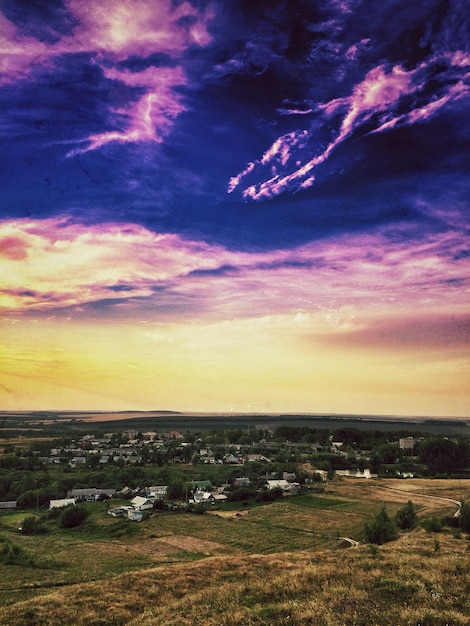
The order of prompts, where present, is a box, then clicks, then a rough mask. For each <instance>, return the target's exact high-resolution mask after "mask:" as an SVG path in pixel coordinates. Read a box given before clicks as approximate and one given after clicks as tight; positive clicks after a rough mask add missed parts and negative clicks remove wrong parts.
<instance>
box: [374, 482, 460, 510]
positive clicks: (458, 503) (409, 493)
mask: <svg viewBox="0 0 470 626" xmlns="http://www.w3.org/2000/svg"><path fill="white" fill-rule="evenodd" d="M374 489H385V490H387V491H397V492H398V493H404V494H406V495H410V496H418V497H419V498H430V499H432V500H440V501H441V502H450V503H451V504H455V505H456V507H457V511H455V513H454V517H458V516H459V515H460V509H461V507H462V502H461V501H460V500H453V499H452V498H445V497H444V496H431V495H428V494H426V493H417V492H415V491H407V490H405V489H398V488H397V487H383V486H382V485H380V486H379V485H374Z"/></svg>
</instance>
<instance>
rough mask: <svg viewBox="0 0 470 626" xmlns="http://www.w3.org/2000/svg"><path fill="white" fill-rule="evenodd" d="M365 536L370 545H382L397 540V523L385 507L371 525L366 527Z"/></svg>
mask: <svg viewBox="0 0 470 626" xmlns="http://www.w3.org/2000/svg"><path fill="white" fill-rule="evenodd" d="M364 536H365V538H366V541H368V542H369V543H376V544H378V545H382V544H383V543H387V542H389V541H393V540H394V539H396V538H397V529H396V526H395V523H394V522H393V520H392V519H390V517H389V516H388V513H387V510H386V509H385V507H383V508H382V509H381V510H380V511H379V512H378V513H377V515H376V516H375V520H374V521H373V522H372V523H371V524H367V523H366V524H365V525H364Z"/></svg>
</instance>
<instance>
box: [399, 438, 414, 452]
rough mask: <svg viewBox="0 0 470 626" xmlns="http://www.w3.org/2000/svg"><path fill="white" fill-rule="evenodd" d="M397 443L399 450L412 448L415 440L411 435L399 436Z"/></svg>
mask: <svg viewBox="0 0 470 626" xmlns="http://www.w3.org/2000/svg"><path fill="white" fill-rule="evenodd" d="M398 445H399V446H400V449H401V450H413V448H414V445H415V440H414V438H413V437H401V438H400V439H399V440H398Z"/></svg>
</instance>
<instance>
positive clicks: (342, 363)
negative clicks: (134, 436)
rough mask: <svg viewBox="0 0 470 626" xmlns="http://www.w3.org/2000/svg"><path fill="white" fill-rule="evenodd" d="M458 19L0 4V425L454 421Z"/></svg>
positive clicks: (464, 210) (459, 338)
mask: <svg viewBox="0 0 470 626" xmlns="http://www.w3.org/2000/svg"><path fill="white" fill-rule="evenodd" d="M469 42H470V12H469V10H468V2H467V1H466V0H419V1H417V2H412V1H410V0H380V2H379V1H377V0H309V1H308V0H284V1H281V0H265V1H263V0H214V1H212V2H211V1H210V0H189V1H179V0H100V1H98V0H42V1H40V0H0V71H1V75H0V129H1V133H0V141H1V149H0V285H1V294H0V307H1V313H0V315H1V326H0V333H1V335H0V344H1V348H0V408H1V409H4V410H5V409H7V410H13V409H18V410H19V409H102V410H107V409H118V410H119V409H121V410H123V409H144V410H147V409H148V410H153V409H155V410H157V409H173V410H188V411H191V410H192V411H223V412H226V411H250V412H264V411H268V412H277V411H282V412H295V411H299V412H311V413H318V412H338V413H341V412H347V413H353V414H360V413H375V414H396V415H442V416H468V415H469V414H470V352H469V339H470V308H469V282H470V259H469V254H470V252H469V242H470V238H469V231H468V228H469V221H468V211H469V200H470V152H469V145H470V144H469V140H470V124H469V119H470V118H469V113H470V111H469V104H470V51H469V47H470V43H469Z"/></svg>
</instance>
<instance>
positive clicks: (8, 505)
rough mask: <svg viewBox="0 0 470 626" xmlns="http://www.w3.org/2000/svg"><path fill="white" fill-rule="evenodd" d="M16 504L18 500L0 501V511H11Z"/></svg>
mask: <svg viewBox="0 0 470 626" xmlns="http://www.w3.org/2000/svg"><path fill="white" fill-rule="evenodd" d="M17 506H18V502H17V501H16V500H8V501H5V502H0V511H12V510H13V509H16V508H17Z"/></svg>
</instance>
